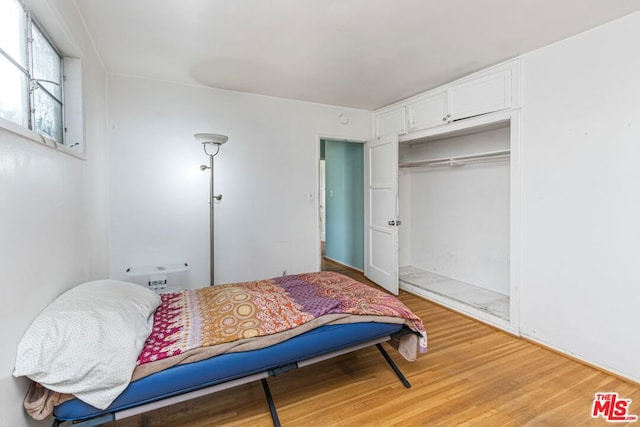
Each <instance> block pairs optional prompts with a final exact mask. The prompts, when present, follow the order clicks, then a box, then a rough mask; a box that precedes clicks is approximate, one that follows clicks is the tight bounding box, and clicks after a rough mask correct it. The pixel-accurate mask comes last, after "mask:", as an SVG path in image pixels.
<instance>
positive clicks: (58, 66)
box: [32, 25, 62, 101]
mask: <svg viewBox="0 0 640 427" xmlns="http://www.w3.org/2000/svg"><path fill="white" fill-rule="evenodd" d="M32 28H33V30H32V32H33V46H32V49H33V50H32V52H33V53H32V55H33V65H32V67H33V77H32V78H33V79H34V80H36V81H37V82H38V84H40V85H41V86H42V87H44V88H45V89H46V90H47V91H48V92H49V93H50V94H51V95H53V96H55V97H56V99H58V100H59V101H61V100H62V58H61V57H60V55H58V52H56V50H55V49H54V48H53V46H51V43H49V41H48V40H47V39H46V37H45V36H44V35H43V34H42V32H41V31H40V30H39V29H38V27H36V26H35V25H33V26H32Z"/></svg>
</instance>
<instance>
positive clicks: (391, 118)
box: [375, 106, 407, 137]
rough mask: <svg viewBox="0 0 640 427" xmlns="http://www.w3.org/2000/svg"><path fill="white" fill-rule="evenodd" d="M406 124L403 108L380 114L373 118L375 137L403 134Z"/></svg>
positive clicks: (405, 131) (405, 130)
mask: <svg viewBox="0 0 640 427" xmlns="http://www.w3.org/2000/svg"><path fill="white" fill-rule="evenodd" d="M406 123H407V122H406V119H405V112H404V106H402V107H398V108H395V109H393V110H390V111H385V112H383V113H380V114H378V115H376V116H375V124H376V132H375V136H376V137H378V136H382V135H390V134H395V135H402V134H405V133H407V129H406Z"/></svg>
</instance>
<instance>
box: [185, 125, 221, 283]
mask: <svg viewBox="0 0 640 427" xmlns="http://www.w3.org/2000/svg"><path fill="white" fill-rule="evenodd" d="M193 137H194V138H195V139H196V141H198V142H200V143H201V144H202V148H203V149H204V153H205V154H206V155H207V156H209V166H207V165H201V166H200V170H202V171H205V170H207V169H211V182H210V183H209V262H210V280H209V282H210V283H211V286H213V285H214V284H215V282H214V278H215V275H214V272H215V268H214V264H215V263H214V256H213V255H214V245H215V241H214V238H213V236H214V214H213V205H214V200H218V201H220V200H222V194H218V195H214V192H213V190H214V187H213V178H214V173H213V172H214V170H213V158H214V157H215V156H216V154H218V152H219V151H220V146H221V145H222V144H224V143H225V142H227V140H228V139H229V137H228V136H226V135H219V134H216V133H196V134H194V135H193ZM212 145H215V152H214V153H210V152H209V151H208V150H207V148H210V149H213V148H212V147H211V146H212Z"/></svg>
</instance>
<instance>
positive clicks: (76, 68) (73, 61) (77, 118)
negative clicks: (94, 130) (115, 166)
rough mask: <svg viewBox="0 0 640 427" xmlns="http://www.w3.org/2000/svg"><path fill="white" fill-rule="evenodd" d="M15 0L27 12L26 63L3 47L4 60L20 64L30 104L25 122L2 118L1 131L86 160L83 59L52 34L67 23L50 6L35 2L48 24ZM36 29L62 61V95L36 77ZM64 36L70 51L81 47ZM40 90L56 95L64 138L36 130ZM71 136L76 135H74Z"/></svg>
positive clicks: (23, 38) (0, 55)
mask: <svg viewBox="0 0 640 427" xmlns="http://www.w3.org/2000/svg"><path fill="white" fill-rule="evenodd" d="M13 1H15V3H16V4H17V5H18V6H19V7H20V8H22V10H23V11H24V16H22V17H21V18H22V19H24V25H23V27H24V28H21V31H24V34H23V35H21V40H20V41H19V43H20V45H21V49H23V50H24V55H25V59H24V62H25V65H24V66H23V65H21V64H20V63H19V61H20V60H21V58H17V59H14V58H13V57H12V56H11V55H10V54H9V53H8V52H5V51H4V50H2V48H0V59H1V60H4V59H5V58H6V59H7V61H8V62H9V63H10V65H11V66H13V67H16V72H17V73H19V74H21V75H22V76H23V77H22V78H21V80H22V83H21V90H22V92H23V93H26V100H25V102H26V103H27V104H28V105H27V107H26V112H25V111H24V110H25V107H23V112H22V114H23V115H26V117H24V118H23V119H22V120H20V122H21V123H18V122H15V121H12V120H9V119H5V118H4V117H0V130H2V129H3V130H6V131H9V132H11V133H14V134H16V135H19V136H23V137H25V138H27V139H30V140H32V141H34V142H38V143H41V144H43V145H45V146H48V147H50V148H54V149H56V150H59V151H62V152H64V153H67V154H70V155H72V156H74V157H77V158H80V159H83V160H84V159H86V158H85V144H84V125H83V121H84V120H83V113H82V68H81V60H80V59H79V58H77V57H75V54H73V53H72V55H74V56H69V55H65V52H63V50H62V49H61V48H60V44H59V43H57V42H56V41H54V39H53V38H52V37H51V36H50V34H51V33H50V31H53V33H54V35H57V36H58V37H60V36H61V34H60V30H61V29H62V28H63V25H64V24H63V23H62V22H61V21H59V20H58V19H52V17H51V16H49V14H47V13H46V9H45V10H43V8H42V7H40V5H39V4H34V7H35V8H36V9H37V10H36V12H39V13H40V14H42V13H45V14H44V15H43V16H45V17H46V18H47V19H45V22H44V24H46V25H43V23H42V22H41V21H40V20H39V19H37V17H36V16H34V13H33V12H32V10H31V9H30V7H29V6H28V5H27V4H25V2H24V1H23V0H13ZM36 6H38V7H36ZM54 16H55V15H54ZM34 28H35V30H34ZM47 28H49V30H50V31H47ZM34 31H38V32H39V34H38V36H39V35H41V36H42V38H43V39H44V40H45V41H46V43H47V44H48V46H50V47H51V49H52V50H53V52H54V53H55V55H56V56H57V58H58V59H59V60H60V65H59V67H60V68H59V69H60V82H59V87H60V96H56V95H55V94H54V93H52V92H51V91H50V90H49V89H48V88H47V87H46V85H47V82H48V80H46V79H37V78H35V76H36V75H37V73H36V72H35V70H34V67H33V64H34V59H33V58H34V56H33V55H34V48H33V44H34V42H33V41H32V39H33V38H34V33H33V32H34ZM62 39H63V40H61V42H62V45H63V46H64V47H66V50H67V51H76V50H77V48H76V47H72V46H75V43H74V42H73V40H71V39H69V38H68V36H66V35H63V36H62ZM56 40H57V39H56ZM54 58H55V57H54ZM67 66H69V68H67ZM69 73H71V79H72V80H73V81H70V79H69ZM25 82H26V83H25ZM43 83H44V84H43ZM25 84H26V87H25ZM56 84H58V83H56ZM37 90H42V91H43V92H42V95H43V96H46V97H49V98H52V99H51V102H52V103H53V102H55V103H57V105H58V106H59V108H60V113H58V114H56V116H57V117H56V120H58V117H59V120H60V123H59V125H60V134H61V135H62V141H57V140H56V139H57V138H56V139H54V138H53V137H52V136H50V135H48V134H47V133H44V132H41V131H40V130H38V129H36V120H35V115H36V112H35V111H34V110H35V102H34V97H35V92H36V91H37ZM56 91H57V90H55V91H54V92H56ZM69 95H70V96H71V98H69ZM68 101H69V102H70V103H69V102H68ZM52 105H56V104H52ZM39 111H43V110H39ZM44 111H46V109H44ZM68 120H72V122H71V125H72V126H71V127H69V126H68V123H67V121H68ZM71 135H72V137H70V136H71Z"/></svg>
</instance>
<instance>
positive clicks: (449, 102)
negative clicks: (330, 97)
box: [374, 60, 519, 136]
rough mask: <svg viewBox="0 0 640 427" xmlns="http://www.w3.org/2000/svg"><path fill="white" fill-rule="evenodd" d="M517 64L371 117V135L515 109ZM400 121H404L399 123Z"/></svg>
mask: <svg viewBox="0 0 640 427" xmlns="http://www.w3.org/2000/svg"><path fill="white" fill-rule="evenodd" d="M517 87H518V61H517V60H516V61H510V62H507V63H505V64H502V65H499V66H496V67H492V68H490V69H488V70H485V71H481V72H479V73H476V74H473V75H471V76H468V77H465V78H463V79H460V80H457V81H455V82H453V83H451V84H448V85H445V86H442V87H440V88H437V89H434V90H431V91H429V92H426V93H424V94H421V95H417V96H414V97H412V98H409V99H407V100H405V101H404V102H400V103H397V104H394V105H393V106H391V107H387V108H384V109H382V110H379V111H378V112H376V113H374V124H375V128H374V135H375V136H381V135H386V134H389V133H394V132H395V133H397V134H399V135H402V134H405V133H409V134H411V133H412V132H418V131H421V130H424V129H430V128H433V127H435V126H443V125H445V126H446V125H447V124H449V123H451V122H453V121H458V120H463V119H466V118H469V117H475V116H479V115H482V114H488V113H493V112H495V111H500V110H505V109H509V108H515V107H518V106H519V100H518V97H517V95H518V91H517V89H514V88H517ZM400 120H403V121H402V122H400Z"/></svg>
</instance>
